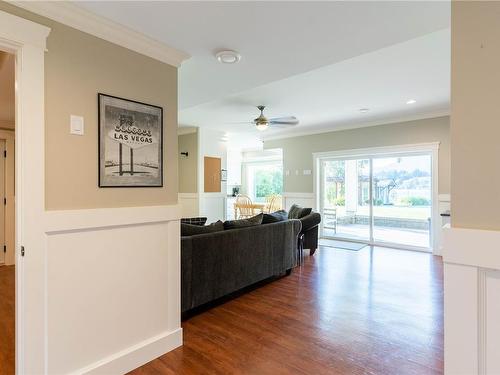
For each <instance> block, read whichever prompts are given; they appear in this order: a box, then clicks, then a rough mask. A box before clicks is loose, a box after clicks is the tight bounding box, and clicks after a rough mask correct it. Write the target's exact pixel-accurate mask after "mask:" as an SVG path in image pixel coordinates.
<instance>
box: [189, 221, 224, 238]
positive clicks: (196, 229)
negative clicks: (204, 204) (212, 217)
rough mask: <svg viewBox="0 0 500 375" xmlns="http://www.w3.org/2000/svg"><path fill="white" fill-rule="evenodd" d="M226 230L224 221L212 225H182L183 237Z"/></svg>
mask: <svg viewBox="0 0 500 375" xmlns="http://www.w3.org/2000/svg"><path fill="white" fill-rule="evenodd" d="M223 230H224V224H223V223H222V221H220V220H219V221H216V222H215V223H212V224H210V225H194V224H182V223H181V236H196V235H197V234H205V233H214V232H220V231H223Z"/></svg>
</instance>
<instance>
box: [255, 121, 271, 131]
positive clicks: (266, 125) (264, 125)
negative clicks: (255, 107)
mask: <svg viewBox="0 0 500 375" xmlns="http://www.w3.org/2000/svg"><path fill="white" fill-rule="evenodd" d="M255 127H256V128H257V130H260V131H264V130H267V128H269V123H268V122H261V123H257V124H255Z"/></svg>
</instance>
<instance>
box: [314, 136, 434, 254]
mask: <svg viewBox="0 0 500 375" xmlns="http://www.w3.org/2000/svg"><path fill="white" fill-rule="evenodd" d="M439 144H440V143H439V142H429V143H417V144H407V145H397V146H382V147H371V148H358V149H350V150H336V151H326V152H315V153H313V160H314V163H313V189H314V194H315V196H316V202H315V206H316V207H317V208H318V210H321V202H320V199H321V194H320V191H319V190H318V189H320V188H321V161H322V160H325V159H332V160H333V159H338V158H369V157H372V156H375V155H376V156H377V157H381V156H384V155H387V156H391V155H394V154H398V155H401V156H405V155H412V154H415V153H419V152H422V153H430V154H431V158H432V167H431V169H432V227H431V233H430V236H431V244H432V245H431V249H430V250H431V251H432V252H433V253H434V254H436V255H439V251H440V246H439V241H440V237H439V233H440V231H441V227H440V220H439V219H440V217H439V204H438V202H439V194H438V186H439V176H438V169H439ZM391 246H392V245H391ZM408 249H411V250H418V249H417V248H412V247H408ZM420 250H421V249H420Z"/></svg>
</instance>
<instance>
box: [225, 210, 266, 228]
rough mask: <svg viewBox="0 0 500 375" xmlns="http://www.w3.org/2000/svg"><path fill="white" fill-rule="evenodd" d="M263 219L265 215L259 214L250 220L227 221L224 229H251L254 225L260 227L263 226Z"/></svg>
mask: <svg viewBox="0 0 500 375" xmlns="http://www.w3.org/2000/svg"><path fill="white" fill-rule="evenodd" d="M263 218H264V214H258V215H256V216H252V217H250V218H248V219H239V220H227V221H225V222H224V229H237V228H245V227H251V226H254V225H260V224H262V219H263Z"/></svg>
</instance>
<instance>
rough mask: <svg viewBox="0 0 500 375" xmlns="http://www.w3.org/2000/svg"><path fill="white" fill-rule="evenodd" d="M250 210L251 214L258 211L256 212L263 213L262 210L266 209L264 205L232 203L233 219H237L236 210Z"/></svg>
mask: <svg viewBox="0 0 500 375" xmlns="http://www.w3.org/2000/svg"><path fill="white" fill-rule="evenodd" d="M241 208H243V209H251V210H252V212H255V211H258V212H264V209H265V208H266V204H265V203H238V202H235V203H234V218H235V219H237V218H238V209H241Z"/></svg>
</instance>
